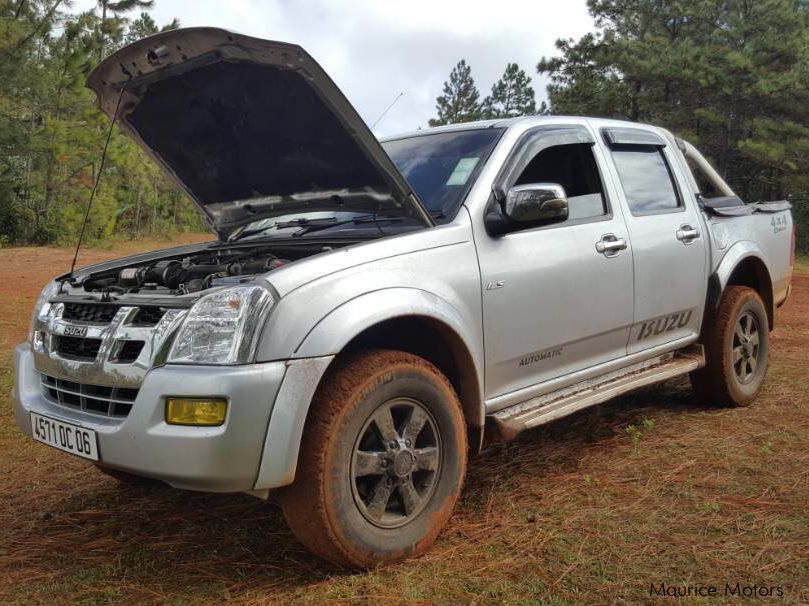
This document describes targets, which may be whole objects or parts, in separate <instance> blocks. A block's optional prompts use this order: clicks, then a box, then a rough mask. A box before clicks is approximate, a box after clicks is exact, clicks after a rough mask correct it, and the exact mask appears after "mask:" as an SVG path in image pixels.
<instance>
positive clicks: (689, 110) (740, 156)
mask: <svg viewBox="0 0 809 606" xmlns="http://www.w3.org/2000/svg"><path fill="white" fill-rule="evenodd" d="M588 7H589V10H590V13H591V14H592V16H593V18H594V20H595V25H596V32H594V33H590V34H587V35H585V36H583V37H582V38H581V39H579V40H577V41H574V40H558V41H557V42H556V46H557V49H558V50H559V51H560V54H559V56H556V57H552V58H543V59H542V60H540V62H539V64H538V65H537V70H538V71H539V73H543V74H548V75H549V76H550V79H551V84H550V86H549V87H548V96H549V99H550V103H551V111H552V112H553V113H557V114H580V115H596V116H608V117H616V118H628V119H630V120H638V121H645V122H652V123H655V124H660V125H663V126H666V127H668V128H669V129H671V130H672V131H673V132H675V133H676V134H678V135H679V136H682V137H683V138H685V139H688V140H689V141H691V142H692V143H694V144H695V145H697V146H698V147H699V148H700V149H701V150H702V152H703V153H704V154H705V155H706V156H707V157H709V159H710V160H711V161H712V162H713V163H714V165H715V166H716V168H717V170H718V171H719V172H720V173H721V174H722V175H723V176H724V177H725V178H726V179H727V181H728V182H729V183H730V185H731V187H733V189H734V190H735V191H736V192H737V193H738V194H739V195H741V196H742V197H743V198H745V199H747V200H760V199H778V198H785V197H791V199H792V200H793V203H794V204H795V207H796V211H795V216H796V217H797V218H798V219H799V221H800V223H801V225H802V226H809V221H807V219H809V217H807V214H809V213H807V201H808V200H809V8H807V3H805V2H796V1H795V0H760V1H758V2H749V1H747V0H692V1H689V2H685V1H682V0H680V1H675V2H660V1H659V0H588ZM802 231H803V232H805V231H807V230H806V229H805V227H804V228H803V229H801V228H800V227H799V234H800V233H801V232H802ZM800 247H801V248H802V250H804V251H806V250H807V249H809V240H807V239H806V238H804V239H803V240H802V241H801V243H800Z"/></svg>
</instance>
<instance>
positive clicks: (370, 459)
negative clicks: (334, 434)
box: [350, 398, 442, 528]
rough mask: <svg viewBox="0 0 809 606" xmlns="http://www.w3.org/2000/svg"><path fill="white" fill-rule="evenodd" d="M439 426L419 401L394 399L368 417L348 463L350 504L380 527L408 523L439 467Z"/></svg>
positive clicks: (427, 498) (427, 494)
mask: <svg viewBox="0 0 809 606" xmlns="http://www.w3.org/2000/svg"><path fill="white" fill-rule="evenodd" d="M441 450H442V449H441V440H440V435H439V433H438V426H437V424H436V422H435V419H434V418H433V416H432V414H430V412H429V411H428V410H427V408H426V407H425V406H424V405H423V404H422V403H421V402H418V401H417V400H414V399H411V398H394V399H392V400H388V401H387V402H384V403H383V404H381V405H380V406H379V407H378V408H377V409H376V410H375V411H374V412H373V413H372V414H371V415H370V416H369V417H368V419H367V420H366V422H365V424H364V425H363V427H362V429H361V430H360V432H359V435H358V437H357V439H356V441H355V443H354V448H353V451H352V457H351V466H350V469H351V470H350V473H351V477H350V481H351V490H352V494H353V496H354V503H355V504H356V506H357V509H359V511H360V513H361V514H362V515H363V517H364V518H365V519H366V520H368V521H369V522H371V523H372V524H374V525H375V526H379V527H381V528H396V527H399V526H402V525H404V524H407V523H408V522H410V521H411V520H412V519H413V518H415V517H416V516H418V515H419V514H420V513H421V512H422V511H423V510H424V508H425V507H426V505H427V503H428V502H429V501H430V498H431V497H432V495H433V492H434V491H435V487H436V484H437V480H438V477H439V473H440V471H441V463H442V460H441V458H442V456H441V455H442V452H441Z"/></svg>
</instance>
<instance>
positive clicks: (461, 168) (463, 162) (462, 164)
mask: <svg viewBox="0 0 809 606" xmlns="http://www.w3.org/2000/svg"><path fill="white" fill-rule="evenodd" d="M477 163H478V159H477V158H461V159H460V160H458V164H456V165H455V170H453V171H452V174H451V175H450V176H449V179H447V185H466V182H467V181H468V180H469V175H471V174H472V171H473V170H474V169H475V166H476V165H477Z"/></svg>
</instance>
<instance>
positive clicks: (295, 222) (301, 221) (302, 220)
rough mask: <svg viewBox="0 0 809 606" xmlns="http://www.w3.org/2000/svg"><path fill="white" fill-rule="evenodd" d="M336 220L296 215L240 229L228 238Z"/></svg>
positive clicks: (238, 237)
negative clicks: (260, 225)
mask: <svg viewBox="0 0 809 606" xmlns="http://www.w3.org/2000/svg"><path fill="white" fill-rule="evenodd" d="M335 221H337V219H336V218H334V217H321V218H319V219H307V218H306V217H298V218H297V219H290V220H289V221H277V222H275V223H273V224H272V225H267V226H266V227H261V228H259V229H248V230H245V231H240V232H238V233H236V234H234V235H233V236H232V237H231V238H230V240H231V241H235V240H241V239H242V238H246V237H248V236H255V235H256V234H261V233H264V232H265V231H269V230H271V229H284V228H286V227H298V226H302V227H308V226H310V225H322V224H324V223H334V222H335Z"/></svg>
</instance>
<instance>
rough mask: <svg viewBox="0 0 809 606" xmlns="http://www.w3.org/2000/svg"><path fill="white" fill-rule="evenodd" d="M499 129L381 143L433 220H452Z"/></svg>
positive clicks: (467, 131)
mask: <svg viewBox="0 0 809 606" xmlns="http://www.w3.org/2000/svg"><path fill="white" fill-rule="evenodd" d="M501 133H502V129H498V128H485V129H480V130H464V131H455V132H446V133H435V134H426V135H416V136H414V137H408V138H406V139H392V140H389V141H383V142H382V147H383V148H384V149H385V151H386V152H388V155H389V156H390V158H391V160H393V162H394V164H396V168H398V169H399V172H401V173H402V175H403V176H404V177H405V179H407V181H408V183H409V184H410V187H412V188H413V190H414V191H415V192H416V195H417V196H418V197H419V199H420V200H421V203H422V204H423V205H424V206H425V207H426V208H427V210H428V211H429V212H430V214H431V215H433V217H435V218H436V219H438V220H439V221H440V219H442V218H447V219H451V218H452V217H453V216H454V215H455V212H456V211H457V210H458V207H459V206H460V205H461V203H462V202H463V199H464V197H465V196H466V194H467V192H468V191H469V188H470V187H471V186H472V184H473V183H474V182H475V178H477V175H478V173H479V172H480V169H481V168H482V167H483V165H484V164H485V162H486V159H487V158H488V156H489V153H490V152H491V150H492V148H493V147H494V144H495V143H496V142H497V140H498V139H499V137H500V135H501Z"/></svg>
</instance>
